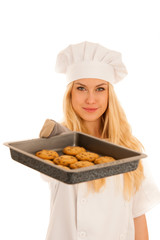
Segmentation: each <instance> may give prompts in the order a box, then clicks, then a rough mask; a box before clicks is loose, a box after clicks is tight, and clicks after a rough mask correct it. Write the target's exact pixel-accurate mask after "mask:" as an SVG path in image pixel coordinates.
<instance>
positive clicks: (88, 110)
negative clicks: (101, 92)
mask: <svg viewBox="0 0 160 240" xmlns="http://www.w3.org/2000/svg"><path fill="white" fill-rule="evenodd" d="M83 109H84V110H85V111H86V112H95V111H96V110H97V109H98V108H83Z"/></svg>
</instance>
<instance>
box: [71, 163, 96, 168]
mask: <svg viewBox="0 0 160 240" xmlns="http://www.w3.org/2000/svg"><path fill="white" fill-rule="evenodd" d="M93 165H94V164H93V163H92V162H89V161H78V162H75V163H72V164H70V165H69V166H70V168H72V169H77V168H83V167H89V166H93Z"/></svg>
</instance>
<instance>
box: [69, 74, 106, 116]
mask: <svg viewBox="0 0 160 240" xmlns="http://www.w3.org/2000/svg"><path fill="white" fill-rule="evenodd" d="M71 96H72V106H73V109H74V111H75V112H76V113H77V115H78V116H80V117H81V118H82V119H83V120H85V121H97V120H99V119H100V118H101V116H102V115H103V113H104V112H105V111H106V109H107V106H108V83H107V82H106V81H104V80H101V79H95V78H86V79H79V80H76V81H74V83H73V87H72V92H71Z"/></svg>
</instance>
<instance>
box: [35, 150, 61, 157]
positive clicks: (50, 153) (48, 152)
mask: <svg viewBox="0 0 160 240" xmlns="http://www.w3.org/2000/svg"><path fill="white" fill-rule="evenodd" d="M35 155H36V156H37V157H39V158H42V159H48V160H50V159H54V158H56V157H58V156H59V154H58V153H57V152H55V151H52V150H46V149H43V150H41V151H39V152H36V154H35Z"/></svg>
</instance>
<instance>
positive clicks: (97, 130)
mask: <svg viewBox="0 0 160 240" xmlns="http://www.w3.org/2000/svg"><path fill="white" fill-rule="evenodd" d="M84 126H85V128H86V129H87V132H88V133H89V134H90V135H92V136H94V137H98V138H101V133H102V130H101V121H98V122H97V121H96V122H84Z"/></svg>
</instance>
